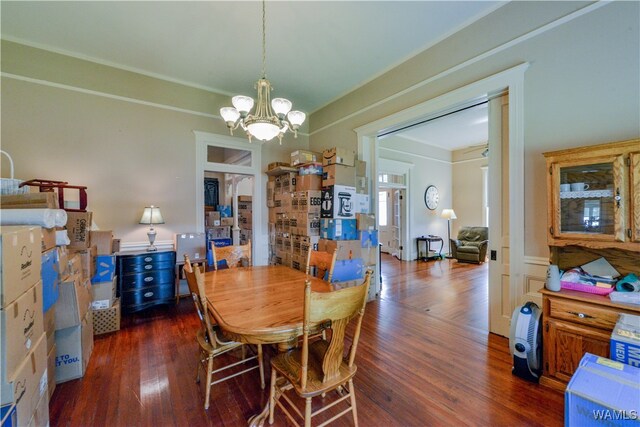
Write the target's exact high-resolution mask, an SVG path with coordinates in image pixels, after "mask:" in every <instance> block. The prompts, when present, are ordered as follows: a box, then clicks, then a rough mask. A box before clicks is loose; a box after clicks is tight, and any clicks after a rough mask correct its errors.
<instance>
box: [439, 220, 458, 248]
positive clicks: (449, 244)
mask: <svg viewBox="0 0 640 427" xmlns="http://www.w3.org/2000/svg"><path fill="white" fill-rule="evenodd" d="M440 216H441V217H442V218H444V219H446V220H447V238H448V240H447V244H448V247H449V253H448V254H447V258H451V257H452V256H451V220H452V219H456V218H458V217H457V216H456V213H455V212H454V211H453V209H443V210H442V214H440Z"/></svg>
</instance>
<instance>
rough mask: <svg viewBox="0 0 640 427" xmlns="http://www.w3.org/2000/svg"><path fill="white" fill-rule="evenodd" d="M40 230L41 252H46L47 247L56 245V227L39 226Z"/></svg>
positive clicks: (50, 247)
mask: <svg viewBox="0 0 640 427" xmlns="http://www.w3.org/2000/svg"><path fill="white" fill-rule="evenodd" d="M40 230H41V232H42V248H41V249H40V250H41V251H42V252H46V251H48V250H49V249H53V248H55V247H56V229H55V228H44V227H43V228H41V229H40Z"/></svg>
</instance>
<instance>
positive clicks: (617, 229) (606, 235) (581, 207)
mask: <svg viewBox="0 0 640 427" xmlns="http://www.w3.org/2000/svg"><path fill="white" fill-rule="evenodd" d="M607 160H609V161H602V162H598V163H595V162H594V163H589V164H576V163H572V162H566V163H559V164H557V165H556V166H557V168H556V170H557V178H558V179H557V180H556V185H557V188H555V189H554V192H556V194H557V196H556V203H557V204H556V206H557V210H556V212H557V217H556V227H557V228H556V230H555V233H554V234H555V235H556V236H557V237H579V238H581V239H585V238H586V239H593V240H620V241H622V240H624V223H623V221H624V218H623V215H622V212H623V210H622V209H621V205H622V202H623V195H622V194H621V192H622V191H623V190H622V188H621V186H622V173H623V169H624V164H623V162H622V157H621V156H620V157H619V158H617V157H616V158H610V159H607Z"/></svg>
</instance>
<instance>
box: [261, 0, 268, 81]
mask: <svg viewBox="0 0 640 427" xmlns="http://www.w3.org/2000/svg"><path fill="white" fill-rule="evenodd" d="M265 3H266V0H262V78H263V79H266V78H267V30H266V26H267V24H266V19H265Z"/></svg>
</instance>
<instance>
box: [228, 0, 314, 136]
mask: <svg viewBox="0 0 640 427" xmlns="http://www.w3.org/2000/svg"><path fill="white" fill-rule="evenodd" d="M265 27H266V25H265V0H263V1H262V78H260V80H258V82H257V83H256V85H255V89H257V90H258V102H257V105H256V110H255V112H254V114H249V113H250V112H251V109H252V108H253V104H254V101H253V98H251V97H249V96H243V95H237V96H234V97H233V98H231V102H232V103H233V107H223V108H221V109H220V115H221V116H222V119H223V120H224V121H225V122H226V124H227V127H228V128H229V133H231V135H233V131H234V130H235V129H237V128H238V126H241V127H242V129H244V130H245V132H246V133H247V137H248V138H249V142H251V138H256V139H258V140H260V141H270V140H272V139H273V138H275V137H276V136H277V137H278V140H279V141H280V144H282V136H283V135H284V134H285V133H286V132H287V131H288V130H292V131H293V135H294V137H296V138H297V137H298V128H299V127H300V125H301V124H302V123H303V122H304V120H305V118H306V117H307V116H306V114H305V113H303V112H302V111H291V107H292V104H291V101H289V100H288V99H284V98H274V99H273V100H271V89H272V88H271V83H270V82H269V80H267V73H266V63H267V47H266V31H265ZM274 112H275V114H274Z"/></svg>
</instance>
